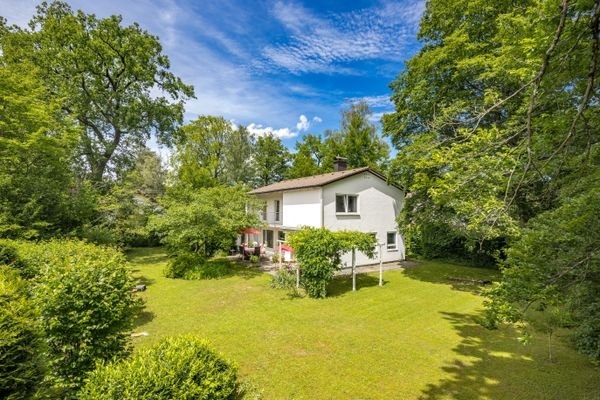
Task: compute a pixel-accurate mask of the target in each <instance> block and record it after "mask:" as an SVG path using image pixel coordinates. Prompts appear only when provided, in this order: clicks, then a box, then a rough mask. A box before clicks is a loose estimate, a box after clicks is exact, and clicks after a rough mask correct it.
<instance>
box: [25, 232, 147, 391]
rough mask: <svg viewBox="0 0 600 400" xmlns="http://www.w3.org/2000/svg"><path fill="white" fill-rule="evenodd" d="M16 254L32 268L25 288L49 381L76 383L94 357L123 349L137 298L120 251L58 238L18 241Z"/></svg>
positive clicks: (120, 353)
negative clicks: (33, 308) (43, 348)
mask: <svg viewBox="0 0 600 400" xmlns="http://www.w3.org/2000/svg"><path fill="white" fill-rule="evenodd" d="M19 256H20V257H21V259H22V260H23V262H24V263H25V264H27V266H28V270H30V271H35V277H34V278H33V280H32V285H33V287H32V290H31V293H32V299H33V301H34V303H35V305H36V308H37V310H38V311H39V315H40V321H41V328H42V331H43V335H44V337H43V339H44V342H45V346H46V348H47V350H46V354H45V357H46V359H47V363H48V369H49V372H50V376H49V381H50V382H51V383H52V384H54V385H56V387H60V388H64V389H67V390H68V389H70V388H73V387H77V385H79V384H80V383H81V380H82V379H83V377H84V376H85V374H86V373H87V372H88V371H90V370H92V369H93V368H94V365H95V363H96V362H97V361H100V360H109V359H112V358H114V357H120V356H123V355H125V354H127V352H128V343H129V342H128V339H129V330H130V329H131V326H132V324H133V319H134V317H135V315H136V313H137V310H138V308H139V301H138V300H136V299H135V298H134V297H133V294H132V292H131V288H132V287H133V281H132V279H131V277H130V275H129V270H128V267H127V262H126V260H125V258H124V256H123V255H122V254H121V253H120V252H118V251H117V250H115V249H112V248H106V247H98V246H94V245H91V244H87V243H84V242H79V241H65V240H62V241H52V242H46V243H40V244H33V243H22V244H20V247H19Z"/></svg>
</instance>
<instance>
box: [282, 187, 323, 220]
mask: <svg viewBox="0 0 600 400" xmlns="http://www.w3.org/2000/svg"><path fill="white" fill-rule="evenodd" d="M321 210H322V207H321V188H313V189H301V190H290V191H286V192H283V226H285V227H294V228H296V227H298V228H299V227H301V226H312V227H315V228H319V227H321V221H322V214H321Z"/></svg>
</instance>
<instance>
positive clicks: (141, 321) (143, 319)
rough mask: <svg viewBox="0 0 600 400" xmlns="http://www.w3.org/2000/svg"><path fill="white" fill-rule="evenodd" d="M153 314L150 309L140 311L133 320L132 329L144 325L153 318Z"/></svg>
mask: <svg viewBox="0 0 600 400" xmlns="http://www.w3.org/2000/svg"><path fill="white" fill-rule="evenodd" d="M154 316H155V314H154V313H153V312H152V311H146V310H145V309H144V310H142V311H140V312H139V313H138V315H137V317H136V319H135V321H134V322H133V329H137V328H139V327H141V326H144V325H146V324H147V323H149V322H150V321H152V320H153V319H154Z"/></svg>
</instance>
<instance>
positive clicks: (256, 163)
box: [252, 135, 290, 186]
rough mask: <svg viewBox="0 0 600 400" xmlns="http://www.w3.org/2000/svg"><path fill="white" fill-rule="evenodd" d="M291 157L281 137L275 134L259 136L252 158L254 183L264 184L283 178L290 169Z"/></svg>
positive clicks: (257, 184)
mask: <svg viewBox="0 0 600 400" xmlns="http://www.w3.org/2000/svg"><path fill="white" fill-rule="evenodd" d="M289 158H290V155H289V152H288V150H287V149H286V148H285V146H284V145H283V143H282V142H281V139H279V138H278V137H275V136H273V135H266V136H261V137H259V138H258V139H257V140H256V147H255V153H254V157H253V160H252V165H253V167H254V171H255V177H254V181H255V182H254V184H255V185H256V186H264V185H270V184H271V183H274V182H279V181H280V180H282V179H283V177H284V176H285V173H286V171H287V169H288V160H289Z"/></svg>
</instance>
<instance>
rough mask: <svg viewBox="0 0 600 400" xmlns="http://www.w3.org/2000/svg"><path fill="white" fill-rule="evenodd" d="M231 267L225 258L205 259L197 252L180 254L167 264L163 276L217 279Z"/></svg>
mask: <svg viewBox="0 0 600 400" xmlns="http://www.w3.org/2000/svg"><path fill="white" fill-rule="evenodd" d="M232 267H233V265H232V264H231V262H230V261H229V260H227V259H225V258H214V259H212V260H206V259H205V258H204V257H202V256H199V255H197V254H189V253H188V254H180V255H178V256H177V257H176V258H174V259H172V260H171V261H170V262H169V263H168V264H167V267H166V268H165V276H166V277H167V278H180V279H187V280H199V279H218V278H222V277H224V276H226V275H228V274H229V273H230V271H231V268H232Z"/></svg>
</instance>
